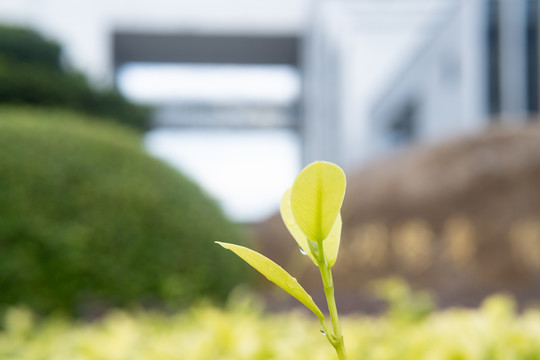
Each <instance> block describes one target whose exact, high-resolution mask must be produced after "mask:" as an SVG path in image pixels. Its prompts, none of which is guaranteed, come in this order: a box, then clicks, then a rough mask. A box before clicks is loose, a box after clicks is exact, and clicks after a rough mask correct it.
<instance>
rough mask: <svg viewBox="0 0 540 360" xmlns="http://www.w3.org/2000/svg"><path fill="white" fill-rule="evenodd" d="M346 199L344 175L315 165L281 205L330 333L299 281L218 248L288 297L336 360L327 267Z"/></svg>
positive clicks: (257, 259)
mask: <svg viewBox="0 0 540 360" xmlns="http://www.w3.org/2000/svg"><path fill="white" fill-rule="evenodd" d="M344 195H345V174H344V173H343V170H341V168H339V166H337V165H334V164H331V163H328V162H323V161H317V162H314V163H312V164H310V165H308V166H307V167H306V168H305V169H304V170H302V172H300V174H299V175H298V177H297V178H296V180H295V181H294V183H293V186H292V187H291V188H290V189H288V190H287V191H286V192H285V194H284V195H283V198H282V199H281V207H280V211H281V217H282V218H283V222H284V223H285V225H286V226H287V229H288V230H289V232H290V233H291V235H292V236H293V238H294V239H295V240H296V242H297V243H298V246H299V247H300V252H301V253H302V254H304V253H305V254H306V255H307V256H309V258H310V259H311V260H312V261H313V263H314V264H315V265H316V266H317V267H319V270H320V273H321V277H322V282H323V285H324V294H325V296H326V301H327V304H328V312H329V314H330V320H331V322H332V331H328V329H327V327H326V322H325V318H324V315H323V313H322V312H321V310H320V309H319V308H318V307H317V305H316V304H315V302H314V301H313V299H312V298H311V296H310V295H309V294H308V293H307V292H306V291H305V290H304V288H303V287H302V286H301V285H300V284H299V283H298V281H297V280H296V279H295V278H294V277H292V276H291V275H290V274H289V273H288V272H287V271H285V270H284V269H283V268H282V267H280V266H279V265H277V264H276V263H275V262H273V261H272V260H270V259H268V258H267V257H265V256H263V255H261V254H259V253H258V252H256V251H253V250H250V249H248V248H246V247H243V246H239V245H233V244H227V243H221V242H218V244H219V245H221V246H223V247H224V248H226V249H229V250H231V251H232V252H234V253H235V254H236V255H238V256H239V257H241V258H242V259H243V260H244V261H246V262H247V263H248V264H250V265H251V266H252V267H254V268H255V269H256V270H257V271H259V272H260V273H261V274H263V275H264V276H265V277H266V278H267V279H268V280H270V281H272V282H273V283H275V284H276V285H278V286H279V287H281V288H282V289H283V290H285V291H286V292H288V293H289V294H290V295H292V296H293V297H294V298H296V299H297V300H298V301H300V302H301V303H302V304H304V305H305V306H306V307H307V308H308V309H309V310H311V311H312V312H313V313H314V314H315V316H317V318H318V319H319V321H320V322H321V328H322V329H321V334H323V335H325V336H326V338H327V339H328V341H329V342H330V344H331V345H332V346H333V347H334V349H335V350H336V352H337V354H338V357H339V359H340V360H344V359H346V358H347V356H346V353H345V345H344V342H343V334H342V333H341V326H340V324H339V318H338V313H337V308H336V301H335V298H334V282H333V280H332V271H331V269H332V266H334V264H335V262H336V259H337V255H338V250H339V243H340V238H341V215H340V210H341V204H342V202H343V197H344Z"/></svg>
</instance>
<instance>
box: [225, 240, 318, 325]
mask: <svg viewBox="0 0 540 360" xmlns="http://www.w3.org/2000/svg"><path fill="white" fill-rule="evenodd" d="M216 243H217V244H219V245H221V246H223V247H224V248H225V249H229V250H231V251H232V252H234V253H235V254H236V255H238V256H240V257H241V258H242V259H243V260H244V261H245V262H247V263H248V264H249V265H251V266H253V267H254V268H255V269H256V270H257V271H259V272H260V273H261V274H263V275H264V276H265V277H266V278H267V279H268V280H270V281H272V282H273V283H274V284H276V285H277V286H279V287H280V288H282V289H283V290H285V291H286V292H288V293H289V294H291V295H292V296H293V297H294V298H296V299H297V300H298V301H300V302H301V303H302V304H304V305H305V306H306V307H307V308H308V309H309V310H311V311H312V312H313V313H314V314H315V315H316V316H317V317H318V318H319V320H321V321H323V320H324V315H323V314H322V312H321V310H319V308H318V307H317V305H316V304H315V302H313V299H312V298H311V296H310V295H309V294H308V293H307V292H306V290H304V288H303V287H302V286H300V284H299V283H298V281H297V280H296V279H295V278H294V277H292V276H291V275H290V274H289V273H288V272H286V271H285V270H284V269H283V268H282V267H281V266H279V265H278V264H276V263H275V262H273V261H272V260H270V259H268V258H267V257H266V256H264V255H261V254H259V253H258V252H256V251H253V250H251V249H248V248H246V247H244V246H240V245H234V244H228V243H222V242H219V241H216Z"/></svg>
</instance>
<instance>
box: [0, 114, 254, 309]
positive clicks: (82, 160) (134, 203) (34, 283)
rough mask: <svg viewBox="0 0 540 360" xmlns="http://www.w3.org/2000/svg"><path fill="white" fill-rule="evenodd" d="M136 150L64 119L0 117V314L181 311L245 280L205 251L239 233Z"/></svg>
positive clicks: (132, 136) (85, 122)
mask: <svg viewBox="0 0 540 360" xmlns="http://www.w3.org/2000/svg"><path fill="white" fill-rule="evenodd" d="M45 120H46V121H45ZM140 140H141V139H140V137H139V135H137V134H136V133H135V132H132V131H130V130H126V129H124V128H123V127H120V126H116V125H113V124H107V123H100V122H99V121H96V120H95V119H92V121H89V119H88V118H86V117H84V116H81V115H76V114H73V113H69V112H60V111H49V110H48V111H43V110H20V109H2V108H0V309H2V308H5V307H6V306H12V305H14V304H26V305H28V306H31V307H32V308H34V309H35V310H37V311H40V312H49V311H53V310H60V311H64V312H67V313H80V312H81V311H82V310H83V309H88V306H95V305H99V306H100V307H101V306H106V307H109V306H125V305H130V304H162V305H177V306H178V305H184V304H188V303H189V302H191V301H193V300H194V299H196V298H198V297H200V296H208V297H212V298H215V299H222V298H224V297H225V296H226V295H227V294H228V292H229V290H230V289H231V288H232V287H234V286H235V285H236V284H237V283H238V282H241V281H243V280H245V279H246V275H244V273H245V272H244V271H243V269H244V268H243V267H242V265H241V264H240V263H239V262H238V261H236V259H235V258H233V257H230V256H229V254H227V253H226V252H224V251H221V250H220V248H219V247H218V246H216V245H215V244H214V241H217V240H219V241H228V242H242V236H241V233H240V232H239V229H237V228H236V227H235V226H234V225H232V224H231V223H229V222H228V221H227V220H226V218H225V217H224V216H223V214H222V213H221V211H220V210H219V208H218V207H217V206H216V204H215V203H214V202H213V201H212V200H210V199H209V198H208V197H207V196H206V195H205V194H204V193H203V192H202V191H201V190H200V188H199V187H197V186H196V185H195V184H194V183H192V182H191V181H189V180H188V179H186V178H185V177H183V176H182V175H180V174H179V173H178V172H176V171H175V170H173V169H172V168H170V167H168V166H167V165H165V164H163V163H162V162H160V161H158V160H156V159H154V158H152V157H150V156H149V155H147V154H146V153H145V152H144V151H143V149H142V146H141V141H140ZM208 166H211V164H208Z"/></svg>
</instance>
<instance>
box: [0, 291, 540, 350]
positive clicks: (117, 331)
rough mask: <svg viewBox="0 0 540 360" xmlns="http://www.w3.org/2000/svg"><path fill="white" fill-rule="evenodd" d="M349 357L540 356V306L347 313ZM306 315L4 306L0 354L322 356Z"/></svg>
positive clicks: (497, 301) (242, 309)
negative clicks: (80, 316)
mask: <svg viewBox="0 0 540 360" xmlns="http://www.w3.org/2000/svg"><path fill="white" fill-rule="evenodd" d="M343 327H344V332H346V333H347V336H348V339H349V342H348V344H347V345H348V349H347V351H348V355H349V357H350V358H351V359H359V360H398V359H399V360H533V359H540V341H538V339H540V311H539V310H529V311H527V312H525V313H524V314H523V315H516V314H515V313H514V304H513V302H512V301H511V300H509V299H507V298H505V297H502V296H496V297H492V298H490V299H488V300H487V301H486V302H485V303H484V305H483V306H482V308H481V309H480V310H477V311H474V310H459V309H454V310H449V311H445V312H441V313H435V314H433V315H430V316H429V317H427V318H426V319H424V320H423V321H420V322H401V321H399V322H396V321H393V320H390V319H388V318H385V317H380V318H377V317H367V316H348V317H347V316H345V317H344V318H343ZM320 340H321V335H320V334H319V322H318V320H316V319H314V318H313V316H312V315H311V314H307V313H303V312H290V313H283V314H272V315H269V314H263V313H262V312H260V311H258V310H257V309H256V308H254V307H246V306H242V305H237V307H236V308H234V309H228V310H225V311H224V310H220V309H218V308H215V307H212V306H208V305H204V306H199V307H195V308H193V309H191V310H190V311H188V312H182V313H177V314H173V315H163V314H149V313H135V314H134V313H126V312H120V311H118V312H112V313H110V314H109V315H108V316H107V317H106V318H104V319H102V320H100V321H97V322H93V323H80V322H79V323H73V322H68V321H66V320H61V319H58V318H49V319H48V320H46V321H43V322H35V321H33V319H32V315H31V314H30V313H29V312H28V311H26V310H23V309H12V310H10V311H8V312H7V314H6V317H5V321H4V330H3V332H1V331H0V359H3V360H14V359H17V360H19V359H25V360H34V359H36V360H37V359H55V360H142V359H144V360H175V359H190V360H221V359H225V360H248V359H249V360H262V359H280V360H288V359H290V360H293V359H294V360H302V359H310V360H318V359H320V360H323V359H324V360H329V359H335V358H336V355H335V353H334V351H333V349H332V347H331V346H330V345H329V344H328V343H326V342H324V341H320Z"/></svg>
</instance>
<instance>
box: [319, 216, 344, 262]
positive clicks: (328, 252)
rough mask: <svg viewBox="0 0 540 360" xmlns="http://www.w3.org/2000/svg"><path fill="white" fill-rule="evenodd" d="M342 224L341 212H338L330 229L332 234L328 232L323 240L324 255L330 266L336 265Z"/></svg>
mask: <svg viewBox="0 0 540 360" xmlns="http://www.w3.org/2000/svg"><path fill="white" fill-rule="evenodd" d="M341 225H342V222H341V214H338V216H337V218H336V221H335V222H334V225H333V226H332V230H330V234H328V237H327V238H326V239H324V242H323V248H324V255H325V256H326V261H327V262H328V265H329V266H330V267H332V266H334V264H335V263H336V260H337V256H338V252H339V243H340V241H341Z"/></svg>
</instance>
